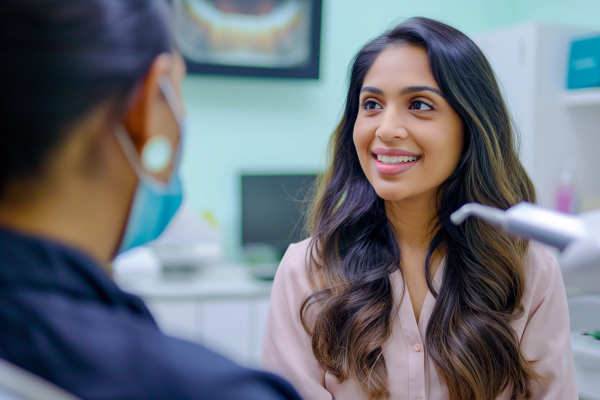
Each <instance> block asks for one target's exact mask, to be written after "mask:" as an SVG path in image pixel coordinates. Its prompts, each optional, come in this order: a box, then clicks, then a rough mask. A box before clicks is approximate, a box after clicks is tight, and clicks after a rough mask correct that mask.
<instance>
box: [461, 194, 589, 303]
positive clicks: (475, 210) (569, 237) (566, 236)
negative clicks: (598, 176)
mask: <svg viewBox="0 0 600 400" xmlns="http://www.w3.org/2000/svg"><path fill="white" fill-rule="evenodd" d="M470 216H474V217H477V218H479V219H481V220H482V221H484V222H486V223H488V224H490V225H493V226H496V227H499V228H500V229H502V230H503V231H505V232H506V233H508V234H509V235H511V236H514V237H520V238H522V239H533V240H536V241H538V242H541V243H544V244H547V245H550V246H552V247H555V248H557V249H558V250H560V252H561V253H560V256H559V264H560V266H561V270H562V274H563V279H564V281H565V286H566V287H567V288H568V289H571V290H576V291H577V292H579V293H584V292H598V291H600V268H599V267H600V210H595V211H590V212H587V213H583V214H580V215H577V216H575V215H569V214H564V213H560V212H557V211H552V210H548V209H545V208H542V207H540V206H536V205H534V204H531V203H527V202H522V203H519V204H517V205H515V206H513V207H511V208H509V209H508V210H506V211H503V210H499V209H497V208H493V207H488V206H484V205H482V204H477V203H468V204H465V205H464V206H462V207H461V208H460V209H458V210H457V211H456V212H454V213H453V214H452V215H451V216H450V219H451V220H452V222H453V223H454V224H455V225H460V224H462V223H463V222H464V221H465V220H466V219H467V218H469V217H470Z"/></svg>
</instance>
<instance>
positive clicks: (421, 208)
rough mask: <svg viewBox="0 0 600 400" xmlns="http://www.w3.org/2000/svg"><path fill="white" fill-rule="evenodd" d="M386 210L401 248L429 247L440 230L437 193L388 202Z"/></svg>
mask: <svg viewBox="0 0 600 400" xmlns="http://www.w3.org/2000/svg"><path fill="white" fill-rule="evenodd" d="M385 210H386V213H387V216H388V218H389V220H390V222H391V224H392V226H393V228H394V231H395V233H396V235H397V237H398V239H399V240H400V242H401V247H404V246H408V247H410V248H413V249H418V248H424V249H426V248H428V247H429V244H430V243H431V240H432V239H433V237H434V235H435V233H436V232H437V230H438V210H437V204H436V193H435V192H433V193H432V194H424V195H422V196H419V197H415V198H409V199H403V200H400V201H386V202H385Z"/></svg>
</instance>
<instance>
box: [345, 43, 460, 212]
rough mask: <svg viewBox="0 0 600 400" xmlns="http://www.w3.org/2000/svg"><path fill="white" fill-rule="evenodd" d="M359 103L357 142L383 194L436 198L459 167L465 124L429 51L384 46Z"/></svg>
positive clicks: (368, 173) (393, 197) (368, 171)
mask: <svg viewBox="0 0 600 400" xmlns="http://www.w3.org/2000/svg"><path fill="white" fill-rule="evenodd" d="M359 101H360V108H359V111H358V116H357V118H356V123H355V124H354V145H355V146H356V151H357V153H358V158H359V160H360V164H361V166H362V169H363V171H364V173H365V175H366V176H367V179H368V180H369V182H370V183H371V185H373V188H374V189H375V191H376V192H377V194H378V195H379V196H380V197H381V198H383V199H384V200H388V201H401V200H405V199H412V198H417V197H423V196H426V197H429V198H430V197H431V196H432V195H433V194H435V192H436V191H437V189H438V187H439V186H440V185H441V184H442V182H444V181H445V180H446V179H447V178H448V177H449V176H450V175H451V174H452V173H453V172H454V170H455V169H456V167H457V165H458V160H459V158H460V156H461V154H462V149H463V126H462V122H461V119H460V117H459V116H458V114H457V113H456V111H454V109H453V108H452V107H451V106H450V104H448V102H447V101H446V100H445V99H444V96H443V94H442V93H441V91H440V88H439V87H438V84H437V83H436V81H435V79H434V77H433V74H432V73H431V69H430V67H429V59H428V57H427V52H426V51H425V50H424V49H422V48H420V47H414V46H408V45H407V46H401V47H390V48H388V49H386V50H384V51H383V52H382V53H381V54H380V55H379V56H378V57H377V59H376V60H375V62H374V63H373V65H372V66H371V69H370V70H369V72H368V73H367V75H366V77H365V80H364V83H363V87H362V90H361V93H360V97H359Z"/></svg>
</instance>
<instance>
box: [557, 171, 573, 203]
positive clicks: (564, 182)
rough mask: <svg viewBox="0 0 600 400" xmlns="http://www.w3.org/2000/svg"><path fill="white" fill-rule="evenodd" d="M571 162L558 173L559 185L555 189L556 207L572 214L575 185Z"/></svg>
mask: <svg viewBox="0 0 600 400" xmlns="http://www.w3.org/2000/svg"><path fill="white" fill-rule="evenodd" d="M571 165H572V163H567V168H566V169H565V170H564V171H563V172H562V174H561V175H560V185H559V186H558V190H557V191H556V209H557V210H558V211H561V212H564V213H569V214H573V213H574V212H575V197H576V196H575V186H574V185H573V171H572V167H571Z"/></svg>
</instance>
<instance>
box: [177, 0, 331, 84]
mask: <svg viewBox="0 0 600 400" xmlns="http://www.w3.org/2000/svg"><path fill="white" fill-rule="evenodd" d="M171 3H172V5H173V8H174V13H173V15H174V28H175V29H174V31H175V41H176V42H177V45H178V47H179V49H180V50H181V52H182V53H183V56H184V58H185V60H186V64H187V68H188V72H189V73H192V74H215V75H241V76H261V77H280V78H299V79H318V78H319V59H320V51H321V13H322V6H323V4H322V0H171Z"/></svg>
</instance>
